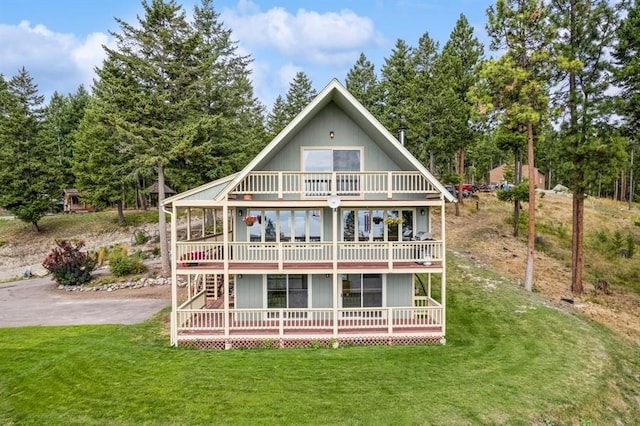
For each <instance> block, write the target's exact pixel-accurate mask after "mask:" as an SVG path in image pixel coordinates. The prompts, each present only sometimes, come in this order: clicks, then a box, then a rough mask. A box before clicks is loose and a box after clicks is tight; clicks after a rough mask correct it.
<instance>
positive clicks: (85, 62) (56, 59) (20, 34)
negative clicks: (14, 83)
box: [0, 21, 108, 97]
mask: <svg viewBox="0 0 640 426" xmlns="http://www.w3.org/2000/svg"><path fill="white" fill-rule="evenodd" d="M107 43H108V37H107V35H106V34H103V33H93V34H90V35H89V36H87V37H86V39H85V40H80V39H78V38H77V37H76V36H74V35H73V34H63V33H56V32H54V31H51V30H49V29H48V28H47V27H45V26H44V25H35V26H33V25H32V24H31V23H30V22H29V21H22V22H20V24H18V25H0V73H2V74H4V76H5V78H6V79H10V78H11V77H13V76H14V75H16V74H17V73H18V71H19V70H20V69H22V68H23V67H24V68H25V69H26V70H27V71H28V72H29V74H30V75H31V77H32V78H33V80H34V83H35V84H37V85H38V88H39V91H40V93H41V94H43V95H45V96H46V97H49V96H50V95H51V94H52V93H53V92H54V91H57V92H59V93H62V94H67V93H73V92H75V91H76V89H77V88H78V85H80V84H84V85H85V88H86V89H87V90H89V89H90V88H91V83H92V80H93V76H94V67H96V66H99V65H100V64H101V62H102V59H103V58H104V50H103V49H102V44H107Z"/></svg>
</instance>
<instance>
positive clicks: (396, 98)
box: [380, 39, 415, 133]
mask: <svg viewBox="0 0 640 426" xmlns="http://www.w3.org/2000/svg"><path fill="white" fill-rule="evenodd" d="M412 55H413V49H412V48H411V47H410V46H409V45H407V43H406V42H405V41H404V40H401V39H398V40H397V41H396V44H395V46H394V48H393V50H392V51H391V55H390V56H389V57H388V58H386V59H385V62H384V65H383V66H382V69H381V72H380V73H381V78H380V96H381V99H382V105H381V113H380V117H381V120H380V121H381V122H382V124H383V125H384V126H385V127H386V128H387V129H389V130H390V131H391V132H392V133H393V132H398V131H399V130H400V129H406V128H407V125H408V122H407V117H408V116H409V115H410V110H409V108H410V99H411V88H412V87H413V84H412V83H413V81H414V79H415V68H414V62H413V59H412Z"/></svg>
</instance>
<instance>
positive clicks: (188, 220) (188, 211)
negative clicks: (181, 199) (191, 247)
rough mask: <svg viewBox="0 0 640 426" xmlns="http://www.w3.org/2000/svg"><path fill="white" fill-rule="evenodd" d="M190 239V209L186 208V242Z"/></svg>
mask: <svg viewBox="0 0 640 426" xmlns="http://www.w3.org/2000/svg"><path fill="white" fill-rule="evenodd" d="M190 239H191V207H188V208H187V240H190Z"/></svg>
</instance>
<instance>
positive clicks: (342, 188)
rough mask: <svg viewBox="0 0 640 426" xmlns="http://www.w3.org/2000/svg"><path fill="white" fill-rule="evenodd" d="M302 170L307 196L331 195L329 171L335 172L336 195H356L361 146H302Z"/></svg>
mask: <svg viewBox="0 0 640 426" xmlns="http://www.w3.org/2000/svg"><path fill="white" fill-rule="evenodd" d="M302 169H303V171H304V172H305V175H304V186H305V195H306V196H308V197H313V196H327V195H331V194H333V190H334V188H332V172H338V173H336V182H335V184H336V188H335V193H336V195H342V196H358V195H360V175H359V174H360V172H361V171H362V148H356V149H353V148H349V149H346V148H302Z"/></svg>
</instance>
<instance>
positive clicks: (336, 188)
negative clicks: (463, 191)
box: [231, 171, 438, 198]
mask: <svg viewBox="0 0 640 426" xmlns="http://www.w3.org/2000/svg"><path fill="white" fill-rule="evenodd" d="M437 192H438V191H437V190H436V188H435V187H434V186H433V185H432V183H431V182H429V181H428V180H427V179H426V178H425V177H424V176H423V175H422V174H420V173H417V172H397V171H393V172H392V171H389V172H384V171H382V172H264V171H263V172H251V173H249V174H248V175H247V176H246V177H245V179H244V180H243V181H242V182H240V183H239V184H238V186H237V187H236V188H235V189H234V190H233V191H232V192H231V193H232V194H236V195H242V194H265V195H269V194H276V195H277V196H278V198H283V197H284V196H285V195H299V196H301V197H321V196H328V195H340V196H356V197H357V196H360V195H364V194H386V195H387V197H389V198H391V197H392V196H393V195H394V194H413V193H437Z"/></svg>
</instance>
